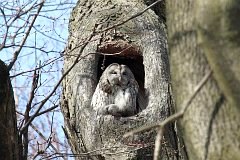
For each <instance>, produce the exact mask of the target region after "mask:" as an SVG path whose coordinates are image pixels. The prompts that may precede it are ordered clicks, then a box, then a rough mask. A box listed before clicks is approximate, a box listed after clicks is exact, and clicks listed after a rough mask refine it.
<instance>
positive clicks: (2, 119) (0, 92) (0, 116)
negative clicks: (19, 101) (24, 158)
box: [0, 60, 19, 160]
mask: <svg viewBox="0 0 240 160" xmlns="http://www.w3.org/2000/svg"><path fill="white" fill-rule="evenodd" d="M0 155H1V156H0V157H1V158H4V159H8V160H18V159H19V149H18V135H17V121H16V112H15V103H14V97H13V90H12V85H11V82H10V79H9V73H8V69H7V66H6V65H5V64H4V62H2V61H1V60H0Z"/></svg>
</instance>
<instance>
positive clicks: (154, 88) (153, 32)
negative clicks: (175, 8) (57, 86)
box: [61, 0, 181, 160]
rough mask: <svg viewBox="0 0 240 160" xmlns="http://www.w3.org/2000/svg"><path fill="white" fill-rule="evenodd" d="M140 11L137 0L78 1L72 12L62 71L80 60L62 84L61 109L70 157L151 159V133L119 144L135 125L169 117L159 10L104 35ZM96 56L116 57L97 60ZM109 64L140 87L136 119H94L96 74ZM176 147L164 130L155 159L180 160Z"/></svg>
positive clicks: (170, 132) (172, 133)
mask: <svg viewBox="0 0 240 160" xmlns="http://www.w3.org/2000/svg"><path fill="white" fill-rule="evenodd" d="M146 7H147V6H146V4H145V3H144V2H143V1H140V0H134V1H132V0H131V1H128V0H101V1H100V0H96V1H91V0H81V1H79V2H78V3H77V5H76V7H75V8H74V10H73V12H72V16H71V19H70V24H69V32H70V36H69V39H68V46H67V48H66V50H65V55H64V56H65V60H64V71H65V72H66V70H67V69H68V68H69V66H70V65H71V64H72V63H73V62H74V59H75V57H76V56H77V55H79V54H81V58H80V60H79V63H78V64H77V65H76V66H75V67H74V68H73V70H72V71H71V72H70V73H69V74H68V76H67V77H66V79H65V80H64V82H63V100H62V105H61V107H62V110H63V113H64V117H65V131H66V134H67V136H68V139H69V143H70V145H71V148H72V150H73V152H74V153H76V154H80V155H79V157H80V158H79V159H84V158H85V159H106V160H107V159H109V160H113V159H117V160H126V159H138V160H141V159H143V160H148V159H149V160H150V159H152V157H153V155H152V154H153V148H154V139H155V131H149V132H146V133H141V134H138V135H135V136H134V137H132V138H129V139H123V138H122V135H123V134H124V133H125V132H127V131H130V130H132V129H134V128H137V127H139V126H141V125H148V124H152V123H156V122H159V121H161V120H163V119H165V118H166V117H168V116H169V115H170V114H171V112H172V110H171V104H172V103H171V102H172V100H171V95H170V83H169V80H170V78H169V63H168V55H167V41H166V30H165V29H166V26H165V24H164V20H163V18H162V17H161V16H159V15H161V12H160V8H158V9H157V8H155V12H154V11H153V10H148V11H147V12H145V13H144V14H143V15H141V16H138V17H137V18H134V19H132V20H130V21H128V22H127V23H125V24H123V25H121V26H117V27H114V28H112V29H108V30H106V28H107V27H110V26H113V25H115V24H117V23H119V22H122V21H124V20H125V19H127V18H129V17H131V16H132V15H134V14H136V13H139V12H140V11H142V10H143V9H145V8H146ZM157 10H158V11H159V12H156V11H157ZM103 30H104V31H103ZM89 37H90V38H89ZM86 42H87V45H84V43H86ZM96 52H104V53H117V52H121V54H118V55H116V56H105V57H103V56H100V55H99V54H95V53H96ZM113 62H117V63H123V64H126V65H128V67H129V68H130V69H131V70H132V72H133V73H134V75H135V78H136V80H137V81H138V83H139V85H140V88H141V92H142V95H143V98H142V101H143V103H142V104H143V107H142V108H141V109H142V111H141V112H140V113H139V114H138V115H136V116H132V117H127V118H118V119H117V118H114V117H111V116H103V117H100V118H96V113H94V112H93V110H92V108H91V106H90V103H91V97H92V95H93V92H94V90H95V88H96V85H97V83H98V80H99V77H100V75H101V73H102V70H101V69H100V67H101V66H103V67H106V66H107V65H108V64H110V63H113ZM144 70H145V73H144ZM146 99H148V101H146ZM146 103H147V104H146ZM178 144H179V143H178V140H177V137H176V134H175V131H174V128H173V125H169V126H167V129H166V133H165V134H164V144H163V149H162V157H161V158H162V159H179V158H181V157H180V153H179V148H178V146H179V145H178ZM84 153H85V154H84ZM84 156H85V157H84Z"/></svg>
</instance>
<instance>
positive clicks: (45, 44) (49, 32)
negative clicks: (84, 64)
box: [0, 0, 76, 150]
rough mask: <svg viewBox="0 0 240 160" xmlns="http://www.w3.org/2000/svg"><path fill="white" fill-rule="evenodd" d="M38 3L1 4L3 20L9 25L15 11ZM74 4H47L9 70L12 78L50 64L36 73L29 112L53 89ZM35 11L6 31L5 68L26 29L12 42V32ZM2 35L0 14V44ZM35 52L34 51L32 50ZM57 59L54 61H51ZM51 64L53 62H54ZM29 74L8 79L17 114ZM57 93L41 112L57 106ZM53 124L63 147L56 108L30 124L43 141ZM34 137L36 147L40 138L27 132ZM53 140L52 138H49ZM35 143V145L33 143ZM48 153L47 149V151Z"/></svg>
mask: <svg viewBox="0 0 240 160" xmlns="http://www.w3.org/2000/svg"><path fill="white" fill-rule="evenodd" d="M36 2H37V3H40V2H41V1H31V0H12V1H9V0H6V1H5V0H1V1H0V7H1V9H2V10H3V11H4V13H5V17H6V19H7V21H8V24H10V22H11V20H12V19H13V17H14V16H15V15H16V13H17V11H18V10H19V8H23V11H24V10H27V9H28V8H29V7H30V6H32V5H34V3H36ZM75 3H76V0H64V1H61V0H56V1H51V0H47V1H46V2H45V4H44V6H43V8H42V10H41V12H40V14H39V16H38V17H37V19H36V22H35V23H34V27H33V28H32V30H31V32H30V34H29V36H28V39H27V41H26V43H25V47H23V49H22V50H21V52H20V54H19V57H18V60H17V61H16V63H15V65H14V67H13V68H12V70H11V72H10V75H11V76H13V75H16V74H18V73H21V72H24V71H29V70H33V69H34V68H35V67H38V66H40V65H44V64H46V63H50V62H51V61H53V62H52V63H50V64H49V65H47V66H45V67H44V68H42V69H41V70H40V75H41V76H40V80H39V83H38V85H39V88H38V90H37V92H36V93H35V95H36V97H35V99H34V101H33V106H32V107H33V111H34V107H35V108H36V106H37V105H38V104H39V102H40V101H41V100H42V99H44V98H45V97H46V96H47V95H48V94H49V92H50V91H51V90H52V88H53V86H54V85H55V84H56V82H57V81H58V80H59V78H60V77H61V69H62V66H63V59H62V58H60V57H61V54H60V53H61V52H62V51H63V50H64V47H65V46H66V42H67V37H68V20H69V16H70V13H71V10H72V8H73V7H74V6H75ZM36 10H37V8H36V9H33V10H31V11H30V12H28V13H27V14H25V15H23V16H22V17H21V18H18V20H16V21H15V22H14V23H13V24H12V25H11V26H10V27H9V31H8V38H7V41H6V46H9V47H8V48H3V49H2V50H1V51H0V59H1V60H3V61H4V62H5V63H6V64H9V62H10V61H11V59H12V57H13V53H14V51H15V50H16V49H17V45H19V44H20V42H21V40H22V38H23V37H24V35H25V32H26V27H23V28H22V29H20V30H19V34H18V35H17V36H16V37H15V38H13V37H12V36H13V35H14V32H16V31H17V30H18V28H19V27H21V26H24V24H26V20H27V18H28V17H29V16H30V19H29V21H31V18H32V17H33V14H35V13H36ZM5 33H6V26H5V24H4V17H3V14H2V13H0V43H2V41H3V37H4V34H5ZM36 48H37V49H36ZM55 59H57V60H55ZM54 60H55V61H54ZM32 75H33V72H27V73H24V74H21V75H19V76H17V77H14V78H12V79H11V82H12V85H13V88H14V95H15V102H16V104H17V111H18V112H20V113H24V111H25V106H26V103H27V101H28V99H29V92H30V89H31V83H32ZM60 93H61V90H60V88H59V89H58V90H57V91H56V94H55V95H54V96H53V97H52V98H51V99H50V101H49V102H48V103H47V104H46V105H45V107H44V109H47V108H49V107H51V106H53V105H57V104H58V102H59V98H60ZM18 117H19V121H18V124H20V123H21V121H20V120H21V119H22V117H21V116H20V115H19V116H18ZM49 119H50V120H53V128H55V129H56V131H55V132H57V136H58V138H59V139H60V143H62V144H65V143H66V142H65V141H64V134H63V131H62V128H61V126H63V118H62V115H61V113H60V108H58V109H56V111H55V112H50V113H48V114H47V115H43V116H39V117H38V118H37V119H35V120H34V122H33V124H34V125H36V126H37V127H40V128H41V129H40V131H42V133H43V134H44V136H46V137H47V138H48V137H49V136H50V133H51V127H50V126H51V122H50V121H49ZM30 132H32V133H33V134H34V135H35V136H36V137H34V136H33V137H32V138H33V139H32V141H31V143H32V144H33V145H36V140H37V139H38V138H40V137H39V136H38V135H37V134H36V133H35V131H34V130H32V129H30ZM54 134H56V133H54ZM52 136H54V135H52ZM34 139H35V142H34ZM50 150H51V148H50Z"/></svg>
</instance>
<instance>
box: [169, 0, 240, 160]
mask: <svg viewBox="0 0 240 160" xmlns="http://www.w3.org/2000/svg"><path fill="white" fill-rule="evenodd" d="M239 13H240V3H239V1H236V0H230V1H228V0H224V1H221V2H219V1H215V0H214V1H201V0H197V1H190V0H189V1H182V0H180V1H175V0H170V1H167V22H168V23H167V26H168V33H169V48H170V64H171V73H172V74H171V75H172V82H173V83H172V84H173V89H174V93H175V94H174V95H175V97H176V107H177V110H178V111H180V110H182V109H183V106H184V102H185V101H186V99H188V97H190V95H191V94H192V92H193V90H194V88H195V87H196V86H197V85H198V83H199V82H200V81H201V79H202V78H203V77H204V76H205V75H206V74H207V73H208V72H209V71H210V70H212V72H213V74H212V75H211V76H210V78H209V80H207V82H206V84H205V85H204V86H203V88H202V89H201V90H200V91H199V92H198V93H197V95H196V97H195V98H194V99H193V100H192V103H191V104H190V106H189V107H188V109H187V111H186V112H185V113H184V116H183V119H182V120H181V121H180V124H181V131H182V134H183V138H184V141H185V144H186V149H187V153H188V156H189V159H205V160H207V159H210V160H215V159H226V160H227V159H239V157H240V155H239V153H240V152H239V151H240V148H239V146H240V145H239V144H240V132H239V127H240V126H239V125H240V123H239V120H240V119H239V116H238V115H239V104H240V103H239V100H240V88H239V86H240V85H239V83H240V70H239V68H240V63H239V61H240V54H239V53H240V52H239V51H240V47H239V40H240V39H239V37H240V36H239V34H240V23H239V20H237V15H238V14H239Z"/></svg>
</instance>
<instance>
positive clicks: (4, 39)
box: [0, 8, 9, 51]
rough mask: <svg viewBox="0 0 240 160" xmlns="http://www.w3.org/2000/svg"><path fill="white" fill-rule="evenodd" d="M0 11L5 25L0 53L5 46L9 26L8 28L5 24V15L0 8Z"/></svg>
mask: <svg viewBox="0 0 240 160" xmlns="http://www.w3.org/2000/svg"><path fill="white" fill-rule="evenodd" d="M0 11H1V13H2V15H3V19H4V23H5V26H6V33H5V35H4V37H3V42H2V44H1V45H0V51H1V50H2V49H3V48H4V46H5V44H6V41H7V35H8V29H9V26H8V24H7V19H6V15H5V13H4V11H3V9H2V8H0Z"/></svg>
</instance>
